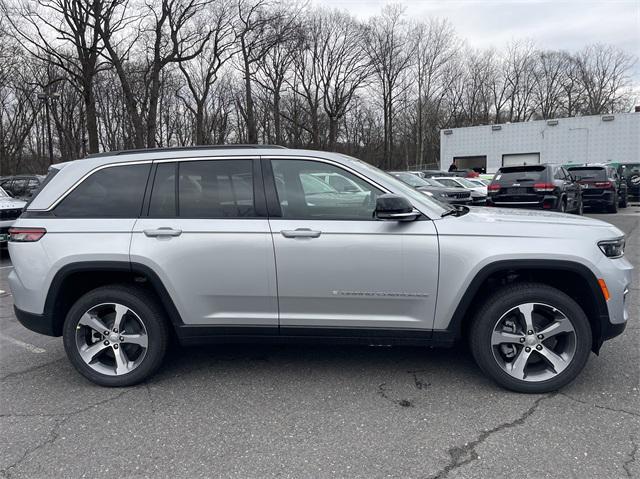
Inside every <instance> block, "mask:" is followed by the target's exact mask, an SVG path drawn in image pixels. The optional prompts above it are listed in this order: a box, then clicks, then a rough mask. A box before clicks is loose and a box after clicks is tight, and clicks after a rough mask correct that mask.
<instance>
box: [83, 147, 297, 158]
mask: <svg viewBox="0 0 640 479" xmlns="http://www.w3.org/2000/svg"><path fill="white" fill-rule="evenodd" d="M247 148H253V149H256V150H260V149H274V148H277V149H280V148H282V149H286V147H285V146H280V145H241V144H234V145H199V146H172V147H164V148H140V149H133V150H118V151H104V152H102V153H92V154H90V155H87V158H99V157H101V156H119V155H135V154H138V153H162V152H163V151H201V150H239V149H247Z"/></svg>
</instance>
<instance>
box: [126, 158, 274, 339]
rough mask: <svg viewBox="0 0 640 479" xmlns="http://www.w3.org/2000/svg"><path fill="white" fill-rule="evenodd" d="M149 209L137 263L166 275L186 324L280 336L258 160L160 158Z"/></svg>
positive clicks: (140, 230) (135, 247) (138, 229)
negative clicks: (165, 160) (177, 160)
mask: <svg viewBox="0 0 640 479" xmlns="http://www.w3.org/2000/svg"><path fill="white" fill-rule="evenodd" d="M147 208H148V211H146V212H143V217H142V218H140V219H139V220H138V221H137V222H136V224H135V226H134V228H133V235H132V242H131V261H132V262H134V263H142V264H144V265H146V266H148V267H150V268H151V269H152V270H154V271H155V272H156V273H157V274H158V275H159V276H160V279H161V280H162V282H163V283H164V285H165V287H166V288H167V290H168V291H169V293H170V294H171V297H172V299H173V300H174V302H175V304H176V308H177V309H178V312H179V313H180V315H181V317H182V320H183V321H184V323H185V324H186V325H190V326H212V327H224V330H225V331H229V333H230V334H234V333H237V334H243V333H251V334H254V333H259V332H263V333H266V334H277V328H278V305H277V297H276V279H275V275H276V272H275V262H274V255H273V243H272V240H271V231H270V229H269V223H268V220H267V217H266V208H265V206H264V194H263V193H262V175H261V173H260V164H259V160H257V159H255V160H253V159H249V158H247V159H242V158H234V159H215V160H197V161H180V162H166V163H162V162H161V163H158V164H157V170H156V171H155V174H154V179H153V189H152V191H151V194H150V198H149V200H148V201H147ZM248 328H250V329H248Z"/></svg>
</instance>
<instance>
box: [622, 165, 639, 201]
mask: <svg viewBox="0 0 640 479" xmlns="http://www.w3.org/2000/svg"><path fill="white" fill-rule="evenodd" d="M618 174H619V175H620V177H621V178H622V180H623V181H624V182H625V183H626V184H627V195H628V196H629V197H632V198H635V199H640V163H622V164H620V165H618Z"/></svg>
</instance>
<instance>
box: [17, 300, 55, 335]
mask: <svg viewBox="0 0 640 479" xmlns="http://www.w3.org/2000/svg"><path fill="white" fill-rule="evenodd" d="M13 311H14V312H15V314H16V318H18V321H19V322H20V324H22V325H23V326H24V327H25V328H27V329H30V330H31V331H35V332H36V333H40V334H44V335H46V336H60V335H59V334H56V331H55V329H54V325H53V321H52V320H51V318H50V317H47V316H45V315H44V314H35V313H29V312H28V311H23V310H21V309H20V308H18V307H17V306H14V307H13Z"/></svg>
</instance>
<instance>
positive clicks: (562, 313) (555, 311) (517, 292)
mask: <svg viewBox="0 0 640 479" xmlns="http://www.w3.org/2000/svg"><path fill="white" fill-rule="evenodd" d="M469 339H470V343H471V351H472V353H473V356H474V358H475V360H476V362H477V363H478V366H479V367H480V369H482V370H483V371H484V372H485V373H486V374H487V375H488V376H490V377H491V378H492V379H493V380H495V381H496V382H497V383H498V384H500V385H502V386H503V387H506V388H508V389H511V390H513V391H518V392H524V393H544V392H549V391H554V390H556V389H559V388H561V387H563V386H565V385H566V384H568V383H569V382H571V381H572V380H573V379H574V378H575V377H576V376H577V375H578V373H579V372H580V371H581V370H582V368H583V367H584V365H585V364H586V362H587V359H588V357H589V352H590V350H591V341H592V340H591V327H590V325H589V321H588V319H587V317H586V315H585V314H584V312H583V311H582V309H581V308H580V306H578V304H577V303H576V302H575V301H574V300H573V299H571V298H570V297H569V296H567V295H566V294H565V293H563V292H562V291H559V290H557V289H555V288H552V287H550V286H546V285H543V284H539V283H522V284H516V285H511V286H506V287H504V288H503V289H501V290H499V291H498V292H496V293H495V294H494V295H492V296H491V297H490V298H489V299H488V300H487V301H486V303H485V304H484V305H483V306H482V308H481V309H480V311H479V312H478V314H477V316H476V318H475V321H474V322H473V324H472V327H471V331H470V338H469Z"/></svg>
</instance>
